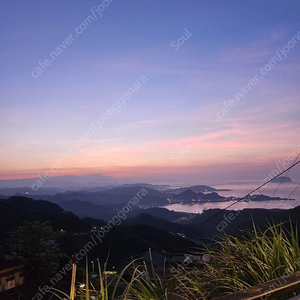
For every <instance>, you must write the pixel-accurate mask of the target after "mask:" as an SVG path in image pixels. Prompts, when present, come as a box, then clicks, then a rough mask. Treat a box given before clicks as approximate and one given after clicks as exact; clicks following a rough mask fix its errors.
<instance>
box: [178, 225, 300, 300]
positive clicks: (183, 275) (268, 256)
mask: <svg viewBox="0 0 300 300" xmlns="http://www.w3.org/2000/svg"><path fill="white" fill-rule="evenodd" d="M284 225H285V224H284V223H280V224H277V225H276V224H272V225H271V224H269V226H268V228H267V229H266V230H265V231H261V230H258V229H257V228H256V226H255V225H253V226H254V230H253V232H252V233H249V234H248V237H247V238H243V239H238V238H236V237H233V236H229V235H224V236H223V237H222V238H221V239H220V240H219V241H218V243H219V246H220V248H219V250H217V251H210V250H208V249H207V252H208V253H209V254H210V255H211V257H212V260H211V262H210V263H204V265H203V266H202V268H195V267H194V268H181V272H180V276H178V282H179V287H178V290H180V291H181V293H184V294H185V295H187V296H188V297H189V299H209V298H211V297H212V296H214V297H215V296H219V295H222V294H225V293H232V292H236V291H239V290H242V289H245V288H249V287H251V286H253V285H256V284H259V283H262V282H266V281H269V280H272V279H276V278H278V277H281V276H286V275H287V274H291V273H293V272H296V271H299V270H300V248H299V241H298V231H297V228H296V229H294V228H293V226H292V224H291V222H290V226H289V227H290V229H289V230H287V229H286V228H285V226H284Z"/></svg>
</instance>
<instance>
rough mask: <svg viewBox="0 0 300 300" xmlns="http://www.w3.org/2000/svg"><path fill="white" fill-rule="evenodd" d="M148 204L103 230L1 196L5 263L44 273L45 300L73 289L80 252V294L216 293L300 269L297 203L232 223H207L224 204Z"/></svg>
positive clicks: (38, 204) (0, 245) (0, 260)
mask: <svg viewBox="0 0 300 300" xmlns="http://www.w3.org/2000/svg"><path fill="white" fill-rule="evenodd" d="M143 211H144V212H143V213H140V214H139V215H137V216H132V217H128V218H126V219H124V220H122V222H120V223H119V224H115V225H114V226H111V227H109V230H108V231H107V232H106V233H105V234H104V233H103V228H105V226H106V227H107V224H108V223H107V222H104V221H102V220H99V219H93V218H82V219H80V218H79V217H77V216H76V215H74V214H73V213H71V212H67V211H65V210H63V209H62V208H61V207H59V206H58V205H56V204H54V203H50V202H48V201H43V200H32V199H28V198H25V197H18V196H15V197H11V198H9V199H1V200H0V223H1V224H0V225H1V226H0V235H1V240H0V266H1V268H2V269H3V268H5V267H6V266H8V265H19V264H21V265H24V266H25V273H26V276H25V278H26V281H25V285H26V282H31V280H36V279H37V278H38V279H39V280H43V282H44V284H45V285H47V286H49V287H50V288H51V292H50V291H47V292H45V291H43V293H44V294H41V296H40V299H48V298H50V297H52V299H55V298H53V294H52V293H53V292H55V293H56V294H57V295H60V297H62V298H63V297H66V296H63V294H62V292H65V293H67V294H68V295H69V292H70V283H71V279H70V278H71V274H70V272H71V269H72V256H74V253H76V254H77V256H75V261H76V263H77V283H76V289H77V295H78V296H79V295H80V294H81V296H83V297H86V296H87V294H88V296H89V295H92V296H95V297H97V299H213V298H214V297H217V296H220V295H224V294H226V293H232V292H235V291H239V290H241V289H245V288H248V287H251V286H253V285H256V284H259V283H262V282H266V281H268V280H271V279H275V278H278V277H280V276H286V275H287V274H291V273H293V272H295V271H298V270H299V269H300V250H299V242H298V224H297V222H296V221H297V216H298V215H299V212H300V209H299V208H295V209H293V210H290V211H285V210H262V209H254V210H243V211H241V212H239V213H238V214H237V213H236V212H235V218H234V220H231V221H230V222H228V221H226V220H228V218H227V216H228V215H229V214H230V213H231V212H227V211H226V215H224V214H223V213H222V214H219V215H218V216H217V217H216V218H213V219H212V220H210V221H209V222H207V223H204V224H203V222H205V220H208V219H209V218H210V217H211V216H212V215H214V214H216V212H218V210H208V211H205V212H204V213H203V214H201V215H193V216H191V215H185V214H180V213H178V214H177V213H174V212H168V213H167V212H165V210H164V209H153V208H152V209H149V210H143ZM147 212H148V213H147ZM164 215H165V216H166V218H163V216H164ZM157 216H160V218H158V217H157ZM224 222H225V223H224ZM201 224H202V225H201ZM220 224H222V226H220ZM225 224H226V226H225ZM253 224H255V225H253ZM220 229H222V230H220ZM103 234H104V235H103ZM216 234H218V235H217V236H215V235H216ZM102 235H103V236H102ZM149 249H151V251H150V253H149ZM86 258H88V260H86ZM66 266H69V267H66ZM87 269H88V270H87ZM58 275H59V276H58ZM53 278H55V280H54V279H53ZM63 283H67V284H66V285H65V287H62V286H63ZM80 284H85V286H83V285H81V287H80ZM42 286H43V284H42ZM87 287H89V288H87ZM59 290H61V291H59ZM5 293H6V292H4V293H1V297H2V298H3V299H6V298H4V297H5ZM33 293H34V292H33ZM38 293H39V290H38V287H36V295H38ZM40 293H41V292H40ZM51 295H52V296H51ZM31 296H32V294H31ZM38 296H39V295H38ZM1 297H0V298H1ZM55 297H57V296H55ZM118 297H119V298H118ZM2 298H1V299H2ZM7 299H8V298H7ZM11 299H13V298H11ZM16 299H18V298H16ZM24 299H27V298H24ZM28 299H32V297H31V298H28ZM36 299H39V297H38V298H36Z"/></svg>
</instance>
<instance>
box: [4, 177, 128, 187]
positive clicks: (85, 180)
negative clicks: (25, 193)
mask: <svg viewBox="0 0 300 300" xmlns="http://www.w3.org/2000/svg"><path fill="white" fill-rule="evenodd" d="M38 180H41V179H40V178H39V177H36V178H24V179H11V180H0V188H19V187H25V186H28V187H32V185H33V184H35V183H36V182H37V181H38ZM41 182H42V183H43V185H42V187H41V188H40V189H45V188H60V189H65V190H66V189H80V188H94V187H99V186H106V185H120V184H124V183H131V182H132V180H131V179H128V178H114V177H111V176H105V175H101V174H90V175H83V176H73V175H65V176H56V177H50V178H49V179H45V180H44V181H43V180H41Z"/></svg>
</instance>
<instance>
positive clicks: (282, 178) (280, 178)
mask: <svg viewBox="0 0 300 300" xmlns="http://www.w3.org/2000/svg"><path fill="white" fill-rule="evenodd" d="M281 182H282V183H289V182H293V181H292V179H291V178H290V177H284V176H280V177H277V178H274V179H273V180H272V181H271V183H281Z"/></svg>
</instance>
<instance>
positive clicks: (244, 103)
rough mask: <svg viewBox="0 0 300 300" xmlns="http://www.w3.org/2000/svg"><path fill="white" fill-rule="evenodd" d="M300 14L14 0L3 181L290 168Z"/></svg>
mask: <svg viewBox="0 0 300 300" xmlns="http://www.w3.org/2000/svg"><path fill="white" fill-rule="evenodd" d="M299 14H300V3H299V1H297V0H294V1H293V0H290V1H278V0H266V1H258V0H253V1H246V0H240V1H237V0H236V1H232V0H223V1H215V0H210V1H208V0H207V1H201V0H186V1H179V0H164V1H157V0H139V1H138V0H127V1H120V0H100V1H94V0H87V1H77V0H64V1H59V0H51V1H32V0H26V1H21V0H16V1H10V0H2V1H1V2H0V38H1V46H0V66H1V68H0V76H1V77H0V79H1V90H0V103H1V110H0V126H1V127H0V128H1V131H0V145H1V146H0V179H17V178H26V177H38V176H39V174H44V173H47V174H50V175H51V176H60V175H67V174H72V175H83V174H94V173H99V174H103V175H108V176H114V177H134V178H141V177H149V178H157V179H159V178H172V179H174V180H180V179H181V178H193V179H197V180H199V181H200V180H201V181H202V182H203V181H204V180H208V179H209V180H213V179H216V180H217V179H218V180H219V179H220V180H222V179H224V180H225V179H263V178H265V177H266V176H268V174H269V173H270V172H272V171H273V170H274V169H275V168H276V169H279V168H280V167H279V166H280V165H282V167H284V166H285V167H287V166H289V165H291V164H292V163H293V162H294V160H295V159H296V155H297V154H298V153H300V138H299V121H300V120H299V116H300V104H299V103H300V102H299V94H300V93H299V92H300V85H299V79H300V71H299V65H300V56H299V53H300V23H299ZM290 174H291V175H293V176H295V177H297V178H300V174H299V167H298V168H295V169H293V170H292V171H291V173H290Z"/></svg>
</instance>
